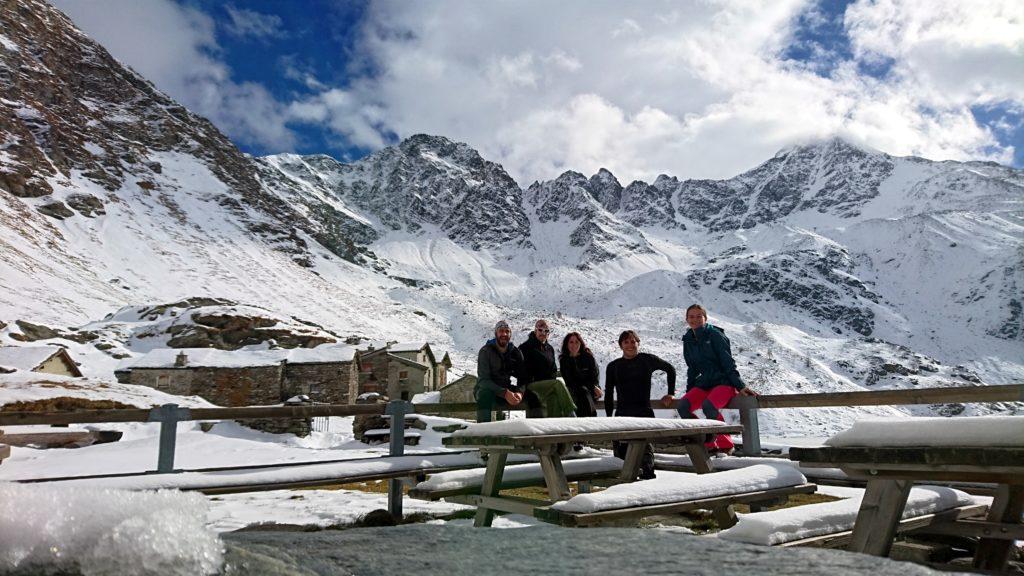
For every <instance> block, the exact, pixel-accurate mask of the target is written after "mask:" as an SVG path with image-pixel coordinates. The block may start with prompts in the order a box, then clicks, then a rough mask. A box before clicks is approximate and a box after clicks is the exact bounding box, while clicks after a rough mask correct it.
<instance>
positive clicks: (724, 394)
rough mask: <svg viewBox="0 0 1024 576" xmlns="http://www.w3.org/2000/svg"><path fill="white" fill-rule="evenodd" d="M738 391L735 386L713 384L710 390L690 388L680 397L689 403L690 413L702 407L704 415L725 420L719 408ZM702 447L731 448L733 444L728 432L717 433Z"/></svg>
mask: <svg viewBox="0 0 1024 576" xmlns="http://www.w3.org/2000/svg"><path fill="white" fill-rule="evenodd" d="M738 393H739V391H738V390H736V388H733V387H732V386H726V385H721V386H715V387H714V388H712V389H711V390H710V391H709V390H704V389H702V388H691V389H690V391H689V392H687V393H686V394H684V395H683V398H682V399H683V400H686V401H687V402H688V403H689V404H690V412H691V413H692V412H696V411H697V410H701V409H704V415H705V417H707V418H714V419H716V420H721V421H722V422H725V418H723V417H722V413H721V412H719V410H721V409H722V408H724V407H725V405H726V404H728V403H729V401H730V400H732V399H733V398H734V397H735V396H736V394H738ZM705 402H707V403H710V404H711V405H712V406H714V409H713V410H710V409H707V408H705V407H704V404H705ZM709 412H713V414H709ZM704 447H705V448H708V449H711V448H717V449H719V450H731V449H732V448H733V447H735V444H733V443H732V438H729V435H728V434H719V435H717V436H715V439H714V440H713V441H712V442H706V443H705V444H704Z"/></svg>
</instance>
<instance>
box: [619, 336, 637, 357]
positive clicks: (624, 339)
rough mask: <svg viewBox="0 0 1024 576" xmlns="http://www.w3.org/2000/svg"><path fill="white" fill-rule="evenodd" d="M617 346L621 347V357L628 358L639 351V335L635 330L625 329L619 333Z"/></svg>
mask: <svg viewBox="0 0 1024 576" xmlns="http://www.w3.org/2000/svg"><path fill="white" fill-rule="evenodd" d="M619 348H621V349H622V357H623V358H625V359H627V360H628V359H630V358H633V357H635V356H636V355H637V354H639V353H640V337H639V336H637V334H636V331H634V330H626V331H624V332H623V333H622V334H619Z"/></svg>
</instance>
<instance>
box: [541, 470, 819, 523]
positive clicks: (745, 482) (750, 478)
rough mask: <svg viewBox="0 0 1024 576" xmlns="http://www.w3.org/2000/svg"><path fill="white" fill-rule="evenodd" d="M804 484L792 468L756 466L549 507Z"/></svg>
mask: <svg viewBox="0 0 1024 576" xmlns="http://www.w3.org/2000/svg"><path fill="white" fill-rule="evenodd" d="M805 482H807V479H806V478H804V475H803V474H801V473H800V472H799V471H797V470H796V468H794V467H792V466H787V465H785V464H782V463H778V464H775V463H770V464H758V465H756V466H749V467H747V468H739V469H736V470H727V471H724V472H715V473H713V474H690V473H687V472H658V477H657V478H655V479H653V480H641V481H639V482H631V483H629V484H617V485H615V486H611V487H610V488H608V489H607V490H604V491H601V492H596V493H593V494H579V495H577V496H573V497H572V498H570V499H568V500H564V501H562V502H556V503H555V504H553V505H552V506H551V507H552V508H554V509H556V510H559V511H561V512H578V513H591V512H599V511H602V510H617V509H620V508H633V507H637V506H656V505H659V504H671V503H674V502H684V501H687V500H699V499H702V498H713V497H716V496H726V495H729V494H743V493H746V492H755V491H760V490H771V489H773V488H784V487H787V486H796V485H798V484H804V483H805Z"/></svg>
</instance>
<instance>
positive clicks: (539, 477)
mask: <svg viewBox="0 0 1024 576" xmlns="http://www.w3.org/2000/svg"><path fill="white" fill-rule="evenodd" d="M562 466H563V467H564V469H565V475H566V478H567V480H568V481H569V482H583V481H594V480H604V479H612V478H615V477H616V476H618V474H619V472H620V471H621V470H622V460H620V459H618V458H615V457H612V456H604V457H600V458H577V459H571V460H565V461H563V463H562ZM485 473H486V471H485V470H484V469H482V468H481V469H472V470H456V471H452V472H442V473H438V474H432V475H431V476H430V478H429V479H428V480H426V481H424V482H420V483H419V484H417V485H416V486H415V487H413V488H412V489H411V490H410V491H409V496H410V497H412V498H416V499H418V500H430V501H436V500H441V499H444V498H451V497H455V496H464V495H471V494H479V493H480V489H481V487H482V486H483V483H484V475H485ZM543 484H544V472H543V470H542V469H541V465H540V464H517V465H514V466H508V467H507V468H505V472H504V474H503V475H502V481H501V488H502V489H510V488H524V487H526V486H539V485H543Z"/></svg>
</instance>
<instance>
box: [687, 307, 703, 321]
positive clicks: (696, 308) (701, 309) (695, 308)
mask: <svg viewBox="0 0 1024 576" xmlns="http://www.w3.org/2000/svg"><path fill="white" fill-rule="evenodd" d="M690 310H700V313H701V314H702V315H703V316H704V319H705V320H707V319H708V311H707V310H705V309H704V307H703V306H701V305H700V304H690V307H689V308H687V309H686V313H687V314H689V313H690Z"/></svg>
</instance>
